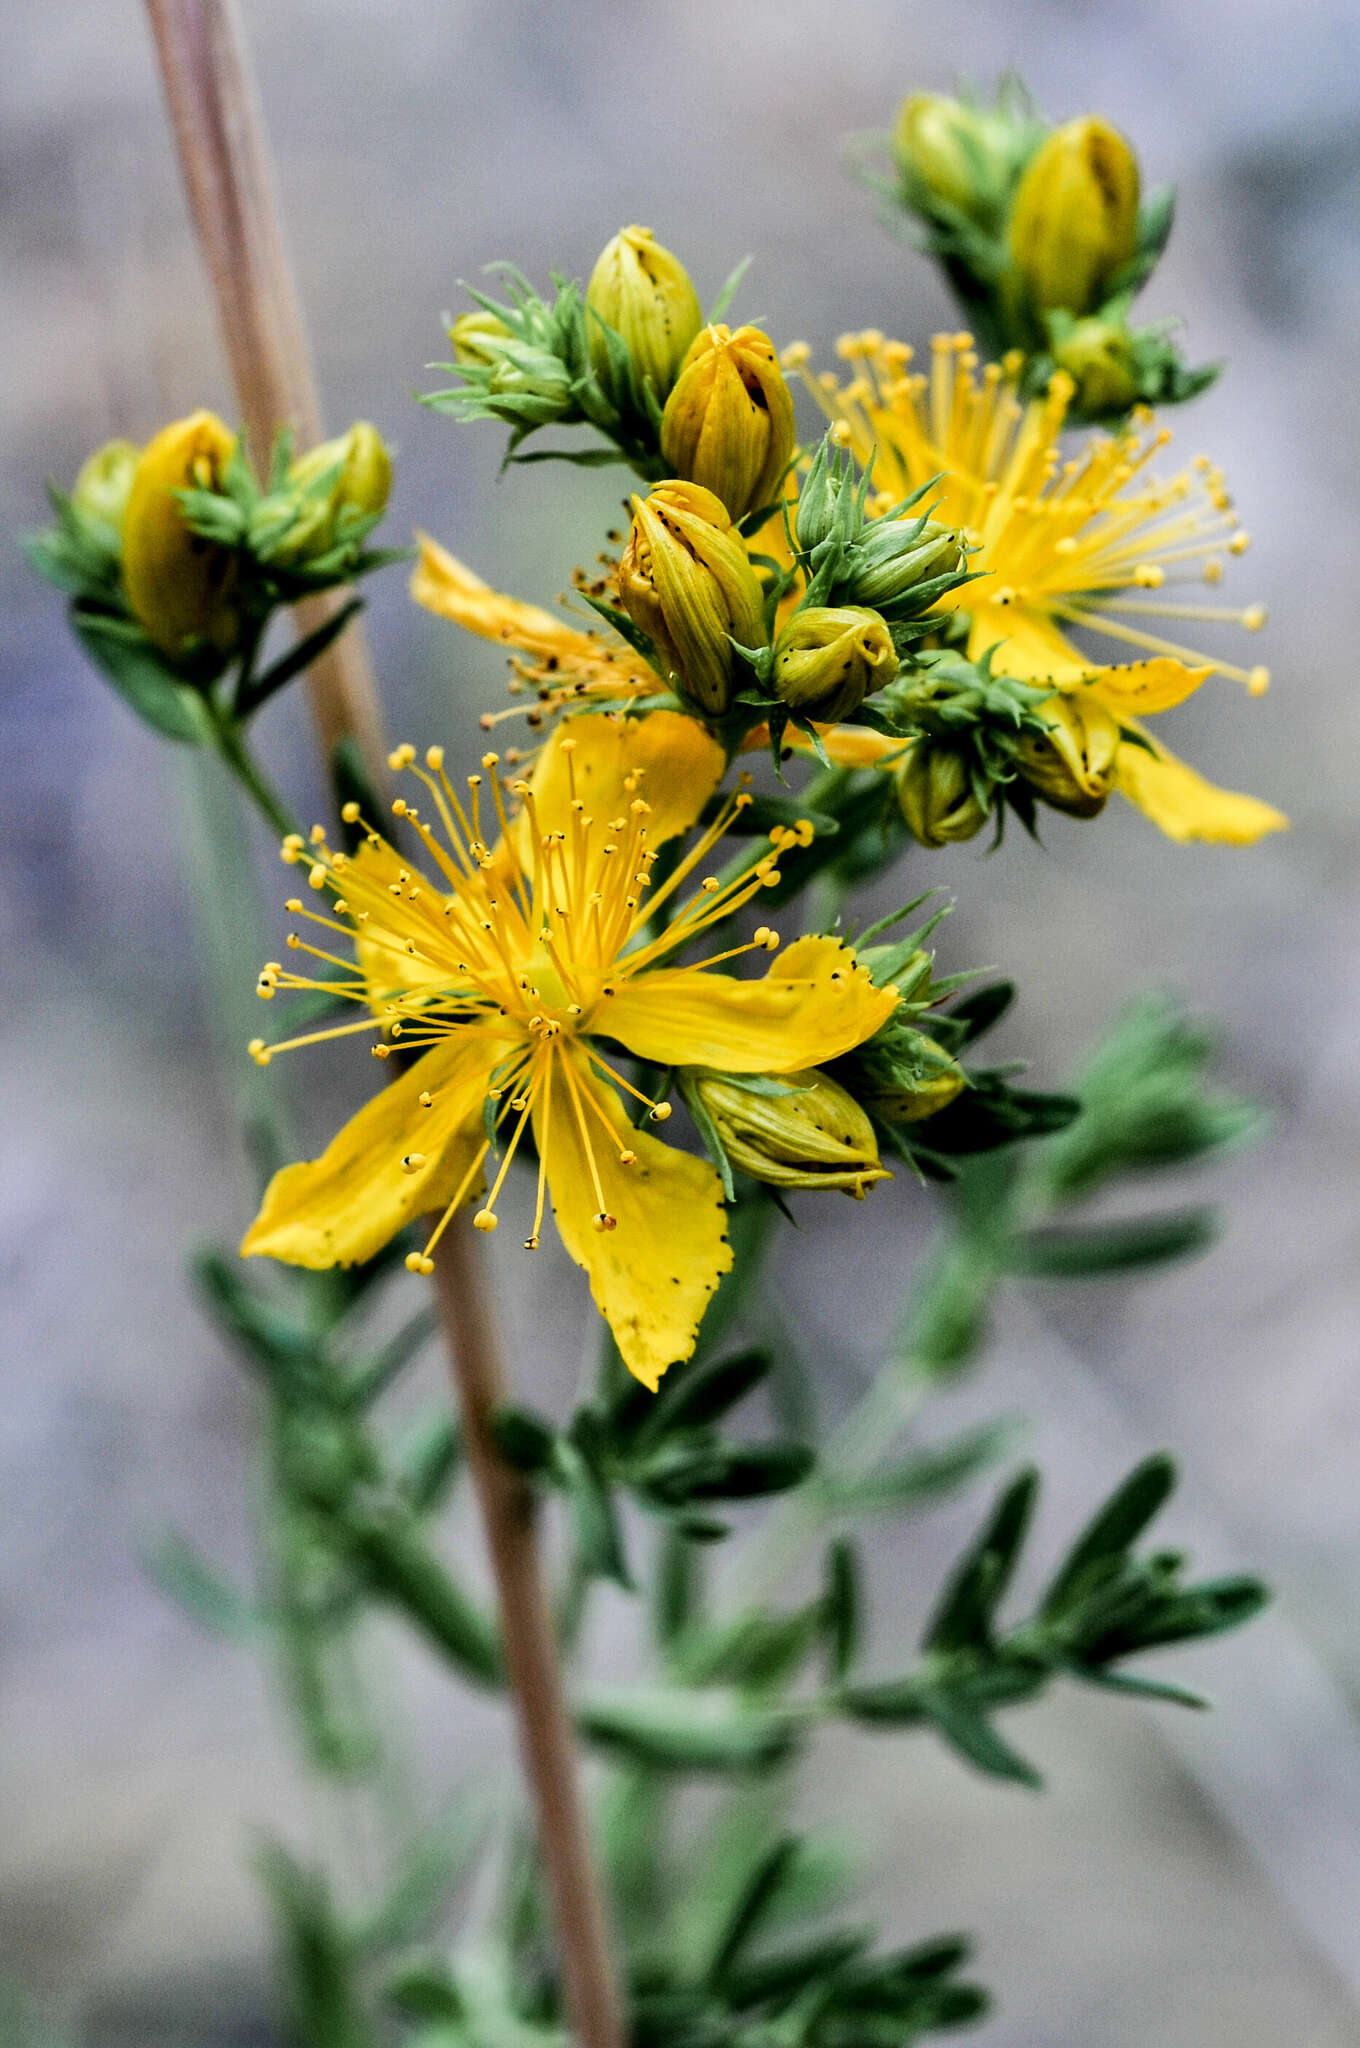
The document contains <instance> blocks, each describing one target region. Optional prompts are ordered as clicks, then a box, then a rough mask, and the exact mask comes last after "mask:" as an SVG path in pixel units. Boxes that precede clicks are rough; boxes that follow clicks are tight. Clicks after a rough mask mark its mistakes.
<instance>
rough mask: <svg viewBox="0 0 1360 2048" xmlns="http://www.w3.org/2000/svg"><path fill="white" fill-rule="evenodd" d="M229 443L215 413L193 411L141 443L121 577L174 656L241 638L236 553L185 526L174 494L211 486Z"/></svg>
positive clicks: (137, 610)
mask: <svg viewBox="0 0 1360 2048" xmlns="http://www.w3.org/2000/svg"><path fill="white" fill-rule="evenodd" d="M235 447H236V436H235V435H234V434H233V433H232V432H231V430H230V428H229V427H227V426H226V425H225V424H224V423H223V421H221V420H220V419H219V418H218V417H217V415H216V413H211V412H196V413H191V414H190V415H189V417H188V418H187V419H183V420H176V421H175V422H174V423H173V424H172V425H171V426H168V427H163V428H162V429H161V431H160V433H159V434H157V435H156V436H155V438H154V439H153V440H151V441H149V442H148V443H147V445H146V447H145V448H144V449H143V450H142V454H141V456H140V458H139V460H138V463H137V468H136V471H135V473H134V476H133V479H132V488H131V490H130V492H129V493H128V501H127V512H126V516H125V518H124V521H123V582H124V585H125V587H126V590H127V597H128V604H129V605H130V606H131V608H132V612H133V614H134V616H135V617H136V618H137V620H138V621H139V622H140V624H141V625H142V626H143V627H144V628H145V629H146V632H147V634H148V635H149V637H150V638H151V639H152V640H153V641H154V642H155V643H156V645H157V647H159V648H160V649H161V651H162V653H163V654H165V655H167V656H168V657H169V658H170V660H172V661H182V660H184V659H185V658H186V657H188V656H190V655H192V654H194V653H196V652H199V651H201V650H202V648H203V647H206V648H207V649H209V650H211V651H212V652H213V653H214V654H216V655H217V656H220V657H223V658H225V657H226V656H227V655H229V654H230V653H231V652H232V650H233V649H234V648H235V646H236V644H237V641H238V639H239V635H240V625H241V620H240V613H239V610H238V608H237V605H236V603H235V596H234V588H235V582H236V562H235V558H234V556H233V555H232V552H231V550H230V549H228V548H224V547H222V546H221V545H220V544H219V543H217V542H216V541H211V540H207V539H205V538H204V537H203V536H202V535H201V534H197V533H194V532H193V531H192V530H191V529H190V527H189V525H188V524H187V522H186V520H185V517H184V511H183V507H182V506H181V505H180V502H179V499H178V498H177V497H176V496H175V495H174V493H175V492H176V491H181V490H195V489H197V490H212V489H214V488H215V487H216V486H217V485H218V484H219V483H220V482H221V479H222V472H223V470H224V469H225V467H226V464H227V461H228V459H229V458H230V456H231V455H232V453H233V451H234V450H235ZM196 643H197V645H196Z"/></svg>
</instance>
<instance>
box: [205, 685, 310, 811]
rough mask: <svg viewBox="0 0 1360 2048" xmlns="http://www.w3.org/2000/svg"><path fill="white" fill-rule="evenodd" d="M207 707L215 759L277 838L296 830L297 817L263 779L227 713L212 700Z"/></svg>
mask: <svg viewBox="0 0 1360 2048" xmlns="http://www.w3.org/2000/svg"><path fill="white" fill-rule="evenodd" d="M209 709H210V711H211V713H212V723H213V742H214V745H215V746H216V748H217V754H218V759H219V760H220V761H221V762H222V763H223V765H224V767H225V768H226V769H227V771H228V772H229V773H230V774H231V775H234V776H235V778H236V780H237V781H238V782H239V783H240V785H241V787H242V789H243V790H244V791H245V792H246V795H247V796H248V797H249V798H250V800H251V802H252V803H253V804H254V806H255V808H256V810H257V811H258V812H259V813H260V816H261V817H262V818H263V819H264V821H265V823H266V824H267V825H269V826H271V827H272V828H273V830H274V831H275V832H277V833H278V835H279V837H280V838H281V839H282V838H285V837H286V836H287V834H288V833H290V832H296V831H297V829H298V826H297V820H296V819H295V818H294V817H293V815H292V813H291V812H290V811H289V809H288V806H287V805H286V804H285V803H284V801H283V798H282V797H281V796H279V795H278V794H277V792H276V791H275V790H274V789H273V787H272V786H271V785H270V783H269V782H268V781H267V779H266V777H265V776H264V774H263V772H262V771H261V769H260V767H259V765H258V763H257V762H256V760H255V758H254V756H253V755H252V754H251V752H250V749H249V748H248V747H247V745H246V743H245V741H244V739H243V738H242V736H241V728H240V727H239V726H238V725H237V723H236V721H235V719H234V718H233V717H232V715H231V713H230V712H229V711H226V710H224V709H223V708H222V707H221V706H220V705H216V704H212V703H210V704H209Z"/></svg>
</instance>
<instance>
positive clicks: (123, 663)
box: [71, 609, 212, 747]
mask: <svg viewBox="0 0 1360 2048" xmlns="http://www.w3.org/2000/svg"><path fill="white" fill-rule="evenodd" d="M71 625H72V628H73V630H74V632H75V636H76V638H77V640H79V642H80V644H81V646H82V647H83V648H84V649H85V652H86V653H87V654H88V655H89V657H90V660H91V661H92V662H93V663H94V665H95V667H96V668H97V669H98V670H99V672H100V674H101V675H102V676H103V677H104V680H105V681H106V682H108V683H111V684H112V685H113V688H114V689H115V690H116V691H117V692H118V695H119V696H120V697H121V698H122V700H123V702H124V703H125V704H126V705H127V707H128V709H129V710H130V711H132V712H134V713H135V714H136V716H137V717H138V718H140V719H141V721H142V723H143V725H149V726H150V727H151V729H152V731H153V732H158V733H159V734H160V735H161V737H162V739H167V740H178V741H179V742H180V743H181V744H182V745H185V746H200V747H201V746H204V745H206V744H207V742H208V740H209V739H210V738H211V733H212V727H211V723H210V720H209V716H208V712H207V710H206V708H205V706H204V703H203V700H202V698H201V697H200V696H199V694H198V692H197V691H196V690H192V689H190V687H189V686H188V684H187V683H182V682H181V681H180V680H179V678H178V677H177V676H176V675H175V673H174V671H173V670H172V669H170V668H168V667H167V666H166V664H165V662H164V661H163V660H162V659H161V657H160V655H159V654H158V653H157V652H156V649H155V648H154V647H153V645H152V643H151V642H150V641H149V640H148V639H147V638H146V635H145V634H144V633H143V632H142V631H141V628H140V627H137V626H133V625H132V624H131V622H124V621H121V620H117V619H106V618H105V617H104V616H103V615H102V614H100V613H97V612H85V611H80V610H78V609H75V610H73V611H72V613H71Z"/></svg>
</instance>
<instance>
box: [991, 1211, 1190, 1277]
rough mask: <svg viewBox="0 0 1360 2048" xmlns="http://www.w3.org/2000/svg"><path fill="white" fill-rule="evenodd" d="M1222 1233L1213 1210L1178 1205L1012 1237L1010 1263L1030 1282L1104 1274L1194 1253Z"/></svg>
mask: <svg viewBox="0 0 1360 2048" xmlns="http://www.w3.org/2000/svg"><path fill="white" fill-rule="evenodd" d="M1217 1236H1218V1219H1217V1216H1216V1215H1215V1212H1214V1211H1213V1210H1212V1209H1207V1208H1195V1209H1177V1210H1171V1211H1168V1212H1166V1213H1165V1214H1163V1215H1160V1216H1132V1217H1128V1218H1125V1219H1124V1220H1122V1221H1116V1222H1111V1223H1083V1224H1060V1225H1052V1226H1048V1227H1046V1228H1044V1229H1041V1230H1027V1231H1024V1232H1021V1233H1020V1234H1018V1235H1017V1236H1015V1237H1013V1238H1012V1239H1011V1241H1010V1245H1009V1248H1008V1251H1007V1255H1006V1263H1007V1265H1008V1267H1009V1268H1010V1270H1011V1272H1013V1273H1020V1274H1023V1275H1024V1276H1025V1277H1026V1278H1027V1279H1031V1280H1082V1279H1095V1278H1101V1279H1103V1278H1105V1277H1107V1276H1108V1275H1109V1274H1111V1273H1135V1272H1140V1271H1142V1270H1144V1269H1146V1268H1147V1267H1149V1266H1163V1265H1166V1264H1168V1263H1169V1262H1170V1261H1171V1260H1173V1259H1184V1258H1191V1257H1194V1256H1195V1255H1196V1254H1197V1253H1199V1252H1204V1251H1207V1250H1208V1249H1209V1247H1210V1246H1211V1245H1212V1244H1213V1242H1214V1240H1215V1239H1216V1238H1217Z"/></svg>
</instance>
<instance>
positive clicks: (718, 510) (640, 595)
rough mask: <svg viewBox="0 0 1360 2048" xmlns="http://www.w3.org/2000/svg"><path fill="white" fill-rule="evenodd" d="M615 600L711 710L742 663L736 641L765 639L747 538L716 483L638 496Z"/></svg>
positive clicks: (717, 709)
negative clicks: (708, 487)
mask: <svg viewBox="0 0 1360 2048" xmlns="http://www.w3.org/2000/svg"><path fill="white" fill-rule="evenodd" d="M619 599H620V602H621V603H622V605H623V608H624V610H625V611H626V612H627V614H628V616H629V618H630V619H631V620H632V621H633V624H634V625H635V626H639V627H641V629H642V631H643V632H644V633H646V634H647V635H648V636H649V637H650V639H651V640H652V642H653V643H654V645H655V647H656V650H657V653H658V654H659V655H660V657H661V658H662V660H663V661H664V662H665V663H666V664H667V667H668V670H669V672H670V673H671V674H673V676H674V677H675V680H676V686H677V688H678V689H679V691H680V692H681V693H682V694H683V695H684V696H686V697H688V698H689V699H690V700H691V702H692V703H693V704H694V705H695V706H696V708H697V709H698V710H700V711H702V712H705V713H707V714H708V715H710V716H717V715H719V714H720V713H722V712H723V711H725V710H726V709H727V707H728V704H729V703H730V701H731V697H732V682H733V675H734V672H735V665H736V653H735V649H734V647H733V644H732V643H733V641H734V640H735V641H736V642H738V643H739V644H740V645H741V646H743V647H760V646H763V645H764V644H765V638H766V635H765V610H764V596H763V593H762V591H761V587H760V579H759V578H758V577H757V575H756V572H755V570H754V569H753V568H752V567H751V560H750V556H749V555H748V554H747V551H746V543H745V541H744V540H743V539H742V537H741V535H740V534H739V533H738V532H737V530H736V527H735V526H734V525H733V523H732V520H731V519H730V517H729V516H728V512H727V508H726V506H725V505H724V504H723V503H722V501H721V500H720V499H719V498H716V497H715V496H714V494H713V492H712V491H708V490H704V489H703V488H702V486H700V485H699V484H693V483H685V482H682V481H678V480H677V481H673V482H668V483H661V484H657V485H655V486H654V487H653V489H652V490H651V491H650V493H649V494H648V496H647V497H646V498H634V500H633V525H632V530H631V532H630V533H629V536H628V543H627V545H626V547H625V548H624V551H623V555H622V557H621V559H620V561H619Z"/></svg>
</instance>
